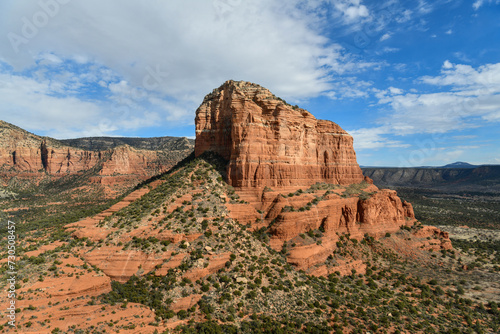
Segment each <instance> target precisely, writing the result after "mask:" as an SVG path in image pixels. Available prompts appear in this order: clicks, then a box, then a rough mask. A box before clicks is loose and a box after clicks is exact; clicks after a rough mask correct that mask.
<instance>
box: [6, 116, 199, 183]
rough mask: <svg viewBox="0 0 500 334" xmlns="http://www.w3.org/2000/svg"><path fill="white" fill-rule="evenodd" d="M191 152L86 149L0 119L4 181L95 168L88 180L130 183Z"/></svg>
mask: <svg viewBox="0 0 500 334" xmlns="http://www.w3.org/2000/svg"><path fill="white" fill-rule="evenodd" d="M190 152H191V149H190V148H188V149H186V148H185V147H183V148H182V149H181V150H179V151H176V152H174V153H173V155H172V156H170V155H169V154H168V153H165V152H161V151H151V150H144V149H136V148H133V147H130V146H128V145H123V146H119V147H115V148H112V149H108V150H102V151H88V150H84V149H79V148H75V147H70V146H65V145H63V144H61V143H60V142H59V141H57V140H54V139H51V138H46V137H39V136H36V135H33V134H31V133H29V132H27V131H24V130H22V129H20V128H18V127H16V126H13V125H11V124H8V123H6V122H3V121H0V176H1V177H2V179H3V181H4V183H8V182H9V180H10V179H11V178H13V177H16V178H18V179H19V178H21V179H22V178H26V179H37V178H43V177H44V176H50V177H55V178H58V177H64V176H67V175H75V174H81V173H83V172H85V171H89V170H91V169H93V168H94V169H95V170H94V174H95V175H94V176H93V177H91V179H90V180H91V182H94V183H99V184H103V185H106V186H115V185H123V186H125V187H129V186H133V185H135V184H137V183H138V182H140V181H142V180H146V179H148V178H150V177H152V176H154V175H157V174H159V173H162V172H165V171H166V170H168V169H169V168H171V167H172V166H173V165H175V164H176V163H177V162H178V161H179V160H181V159H182V158H184V157H186V156H187V155H188V154H189V153H190Z"/></svg>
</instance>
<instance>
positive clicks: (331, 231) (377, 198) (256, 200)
mask: <svg viewBox="0 0 500 334" xmlns="http://www.w3.org/2000/svg"><path fill="white" fill-rule="evenodd" d="M205 151H213V152H216V153H218V154H220V155H221V156H222V157H223V158H225V159H226V160H227V161H228V167H227V168H228V169H227V179H228V182H229V184H231V185H232V186H234V187H235V188H236V191H237V193H238V195H239V196H240V197H241V198H242V199H243V200H244V201H243V202H244V203H248V205H242V204H229V205H228V208H229V210H230V212H231V213H230V215H231V217H232V218H234V219H237V220H238V221H239V222H240V223H243V224H250V225H251V226H252V228H253V229H260V228H262V227H265V226H268V232H269V233H270V236H271V240H270V245H271V247H273V248H274V249H275V250H281V249H282V247H285V246H286V243H287V242H291V243H293V244H296V245H298V244H299V243H300V242H301V240H302V239H303V237H300V236H301V235H302V236H303V235H304V234H305V233H307V232H311V231H314V230H316V231H322V234H323V236H324V238H323V240H322V243H318V244H316V243H314V244H308V243H306V244H304V245H302V246H296V247H295V248H294V249H293V250H292V251H291V252H290V254H289V256H288V261H289V262H290V263H293V264H295V265H296V266H298V267H299V268H302V269H308V268H312V267H313V266H317V265H320V264H321V263H323V262H324V261H325V260H326V258H327V257H328V256H329V255H330V254H332V251H333V250H335V249H336V247H337V246H336V241H337V240H339V236H340V235H342V234H348V235H349V236H350V238H354V239H357V240H361V239H363V238H364V237H365V236H366V235H369V236H371V237H375V238H380V237H384V236H385V235H386V234H387V233H395V232H397V231H399V230H400V228H401V226H404V225H412V224H413V223H414V222H415V221H416V219H415V215H414V213H413V208H412V206H411V204H410V203H407V202H406V201H404V202H403V201H401V199H400V198H399V197H398V196H397V194H396V192H395V191H393V190H385V189H382V190H380V189H378V188H377V187H376V186H375V185H373V181H372V180H371V179H370V178H368V177H364V176H363V174H362V172H361V169H360V168H359V166H358V164H357V162H356V154H355V152H354V149H353V139H352V137H351V136H350V135H349V134H348V133H346V132H345V131H344V130H342V129H341V128H340V127H339V126H338V125H337V124H335V123H333V122H330V121H322V120H317V119H316V118H314V116H312V115H311V114H310V113H309V112H308V111H306V110H304V109H300V108H298V107H292V106H290V105H288V104H286V103H285V102H284V101H282V100H281V99H279V98H277V97H276V96H274V95H273V94H272V93H271V92H270V91H268V90H267V89H265V88H263V87H261V86H259V85H256V84H252V83H249V82H235V81H227V82H226V83H224V84H223V85H222V86H221V87H219V88H218V89H215V90H214V91H213V92H212V93H211V94H208V95H207V96H206V97H205V99H204V101H203V103H202V104H201V105H200V107H199V108H198V110H197V111H196V144H195V155H196V156H199V155H201V154H202V153H203V152H205ZM313 185H315V186H317V185H319V187H320V188H321V185H323V186H324V187H325V188H324V189H330V190H328V191H326V192H325V190H322V191H321V190H318V189H320V188H318V187H316V188H315V186H313ZM309 186H312V187H310V188H308V187H309ZM445 239H447V238H445ZM294 241H296V242H294ZM342 266H344V267H342ZM342 266H340V267H336V268H335V270H340V271H342V270H344V269H345V270H346V271H350V269H352V268H348V267H346V266H345V265H342ZM356 267H357V268H358V269H360V268H362V266H361V265H359V266H358V265H356ZM329 270H333V269H332V268H330V269H329ZM327 272H329V271H327ZM318 273H319V274H321V273H323V274H324V273H325V270H320V271H318Z"/></svg>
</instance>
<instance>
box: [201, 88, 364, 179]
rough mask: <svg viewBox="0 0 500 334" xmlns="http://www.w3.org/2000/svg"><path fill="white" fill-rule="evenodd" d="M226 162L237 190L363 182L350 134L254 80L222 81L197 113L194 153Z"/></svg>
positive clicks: (205, 99) (228, 174)
mask: <svg viewBox="0 0 500 334" xmlns="http://www.w3.org/2000/svg"><path fill="white" fill-rule="evenodd" d="M205 151H213V152H216V153H218V154H220V155H221V156H222V157H223V158H225V159H226V160H228V161H229V165H228V172H227V179H228V183H229V184H231V185H232V186H234V187H238V188H248V187H254V188H260V187H265V186H268V187H281V186H292V187H294V186H309V185H312V184H315V183H317V182H326V183H333V184H342V185H345V184H353V183H359V182H361V181H362V180H363V173H362V171H361V169H360V168H359V165H358V163H357V162H356V153H355V152H354V149H353V139H352V137H351V136H350V135H349V134H348V133H347V132H346V131H344V130H343V129H342V128H341V127H340V126H339V125H337V124H335V123H333V122H331V121H325V120H318V119H316V118H315V117H314V116H313V115H312V114H311V113H309V112H308V111H307V110H304V109H301V108H298V107H297V106H291V105H289V104H287V103H286V102H284V101H283V100H282V99H280V98H278V97H276V96H275V95H273V94H272V93H271V92H270V91H269V90H267V89H266V88H263V87H261V86H259V85H257V84H253V83H250V82H245V81H232V80H229V81H226V82H225V83H224V84H223V85H222V86H220V87H219V88H218V89H215V90H213V91H212V93H210V94H208V95H207V96H205V98H204V100H203V103H202V104H201V105H200V107H199V108H198V109H197V111H196V144H195V155H196V156H199V155H200V154H202V153H203V152H205Z"/></svg>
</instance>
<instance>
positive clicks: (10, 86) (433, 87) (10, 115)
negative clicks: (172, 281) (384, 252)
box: [0, 0, 500, 166]
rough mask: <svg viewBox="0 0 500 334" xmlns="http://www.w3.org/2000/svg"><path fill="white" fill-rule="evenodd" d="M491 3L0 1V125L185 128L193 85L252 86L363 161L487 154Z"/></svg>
mask: <svg viewBox="0 0 500 334" xmlns="http://www.w3.org/2000/svg"><path fill="white" fill-rule="evenodd" d="M499 17H500V1H499V0H473V1H445V0H435V1H425V0H420V1H396V0H389V1H380V0H379V1H367V0H365V1H362V0H309V1H303V0H290V1H286V2H284V1H279V0H254V1H243V0H203V1H202V0H185V1H169V2H167V1H163V2H162V1H150V2H139V1H132V0H122V1H106V2H103V1H97V0H86V1H82V0H37V1H15V2H14V1H10V2H6V1H3V2H1V3H0V119H2V120H5V121H7V122H10V123H13V124H15V125H18V126H20V127H22V128H25V129H27V130H29V131H31V132H34V133H36V134H39V135H47V136H51V137H55V138H74V137H81V136H103V135H106V136H139V137H153V136H188V137H193V136H194V113H195V110H196V108H197V107H198V106H199V104H200V103H201V101H202V100H203V97H204V95H206V94H207V93H209V92H210V91H211V90H212V89H214V88H216V87H218V86H219V85H221V84H222V83H223V82H224V81H226V80H228V79H234V80H246V81H251V82H255V83H258V84H261V85H262V86H264V87H266V88H268V89H270V90H271V91H272V92H273V93H275V94H276V95H278V96H280V97H282V98H284V99H286V100H287V101H288V102H290V103H293V104H298V105H300V106H301V107H303V108H305V109H308V110H309V111H310V112H311V113H312V114H313V115H315V116H316V117H317V118H320V119H328V120H332V121H334V122H336V123H338V124H339V125H340V126H342V127H343V128H344V129H345V130H347V131H348V132H349V133H350V134H352V135H353V137H354V145H355V149H356V152H357V157H358V162H359V163H360V164H361V165H370V166H420V165H430V166H432V165H434V166H437V165H443V164H447V163H451V162H454V161H467V162H470V163H475V164H486V163H489V164H500V148H499V147H500V145H499V144H500V135H499V129H500V20H498V18H499Z"/></svg>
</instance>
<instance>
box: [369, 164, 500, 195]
mask: <svg viewBox="0 0 500 334" xmlns="http://www.w3.org/2000/svg"><path fill="white" fill-rule="evenodd" d="M453 166H460V167H453ZM361 169H362V170H363V174H364V175H365V176H368V177H370V178H371V179H373V182H374V183H375V184H376V185H377V186H379V187H416V188H429V189H440V190H442V191H448V192H457V191H481V192H483V191H485V192H495V193H496V192H500V165H482V166H473V165H470V164H467V163H453V164H449V165H446V166H443V167H408V168H397V167H362V168H361Z"/></svg>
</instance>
